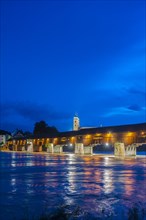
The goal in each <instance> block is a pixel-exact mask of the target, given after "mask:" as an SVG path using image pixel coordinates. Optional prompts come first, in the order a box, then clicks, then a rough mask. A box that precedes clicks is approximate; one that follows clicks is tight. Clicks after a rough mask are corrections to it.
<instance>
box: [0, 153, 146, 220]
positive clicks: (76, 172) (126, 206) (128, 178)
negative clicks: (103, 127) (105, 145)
mask: <svg viewBox="0 0 146 220" xmlns="http://www.w3.org/2000/svg"><path fill="white" fill-rule="evenodd" d="M0 219H1V220H13V219H15V220H21V219H22V220H24V219H25V220H28V219H30V220H31V219H33V220H35V219H36V220H37V219H44V220H45V219H88V220H89V219H98V220H100V219H113V220H117V219H118V220H125V219H127V220H130V219H131V220H132V219H140V220H141V219H142V220H143V219H146V156H137V157H131V158H130V157H127V158H115V157H114V156H113V155H92V156H77V155H74V154H61V155H55V154H53V155H49V154H38V153H35V154H30V153H15V152H11V153H8V152H7V153H5V152H0Z"/></svg>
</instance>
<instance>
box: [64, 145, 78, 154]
mask: <svg viewBox="0 0 146 220" xmlns="http://www.w3.org/2000/svg"><path fill="white" fill-rule="evenodd" d="M62 151H63V152H64V153H74V152H75V146H74V145H73V144H68V145H64V146H63V148H62Z"/></svg>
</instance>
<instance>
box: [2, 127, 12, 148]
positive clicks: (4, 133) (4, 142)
mask: <svg viewBox="0 0 146 220" xmlns="http://www.w3.org/2000/svg"><path fill="white" fill-rule="evenodd" d="M9 138H11V134H10V133H9V132H7V131H4V130H0V146H1V145H4V144H6V142H7V140H8V139H9Z"/></svg>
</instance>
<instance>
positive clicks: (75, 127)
mask: <svg viewBox="0 0 146 220" xmlns="http://www.w3.org/2000/svg"><path fill="white" fill-rule="evenodd" d="M79 127H80V120H79V117H78V116H77V114H76V115H75V116H74V118H73V130H74V131H77V130H79Z"/></svg>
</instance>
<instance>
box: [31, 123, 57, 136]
mask: <svg viewBox="0 0 146 220" xmlns="http://www.w3.org/2000/svg"><path fill="white" fill-rule="evenodd" d="M57 133H58V130H57V129H56V128H55V127H54V126H52V127H50V126H48V125H47V123H46V122H45V121H40V122H36V123H35V125H34V130H33V134H52V135H53V134H57Z"/></svg>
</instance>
